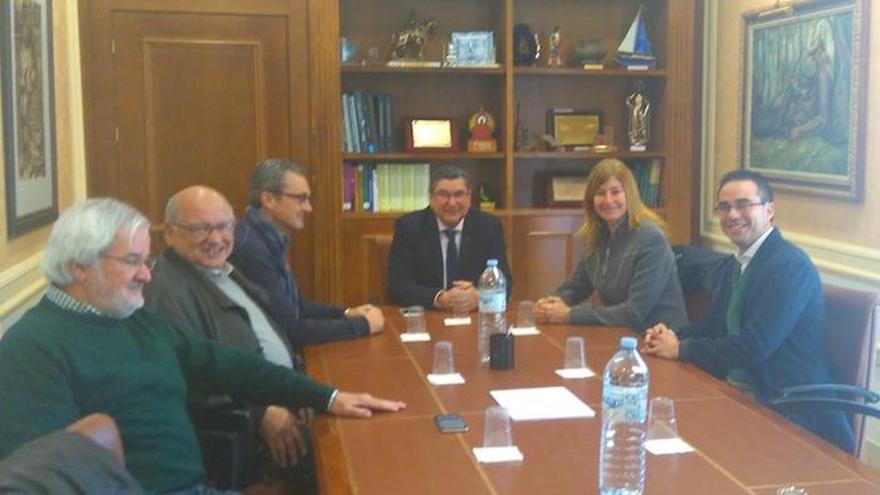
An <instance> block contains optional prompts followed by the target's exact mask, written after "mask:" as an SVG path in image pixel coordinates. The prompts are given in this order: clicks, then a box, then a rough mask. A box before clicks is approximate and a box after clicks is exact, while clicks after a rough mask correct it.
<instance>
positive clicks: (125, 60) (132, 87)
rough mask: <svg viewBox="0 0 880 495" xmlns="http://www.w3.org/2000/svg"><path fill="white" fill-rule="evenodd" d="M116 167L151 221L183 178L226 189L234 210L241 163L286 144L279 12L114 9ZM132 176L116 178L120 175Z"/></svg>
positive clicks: (246, 173) (124, 190) (280, 151)
mask: <svg viewBox="0 0 880 495" xmlns="http://www.w3.org/2000/svg"><path fill="white" fill-rule="evenodd" d="M113 24H114V32H115V40H116V54H115V57H114V61H115V65H116V74H115V76H116V77H115V79H116V84H115V86H116V88H117V94H116V115H117V116H118V126H119V141H118V143H117V156H118V159H117V161H116V166H117V169H118V173H117V174H118V177H119V178H120V180H119V181H118V187H119V192H120V193H121V194H122V195H123V197H125V198H127V199H129V200H131V201H132V202H133V203H134V204H135V205H136V206H138V207H140V208H142V209H143V210H144V211H146V212H147V213H148V214H149V216H150V218H151V219H152V220H154V221H157V220H159V219H160V218H161V216H162V211H163V209H164V204H165V201H166V200H167V198H168V197H169V196H170V195H171V194H173V193H174V192H176V191H178V190H180V189H181V188H183V187H185V186H187V185H191V184H206V185H209V186H212V187H215V188H217V189H218V190H220V191H221V192H223V193H224V194H226V196H227V197H228V199H229V201H230V202H231V203H232V204H233V206H234V208H235V209H236V211H237V213H239V214H240V213H241V211H242V210H243V207H244V204H245V202H246V199H247V192H248V184H249V182H250V170H251V167H252V166H253V165H254V164H255V163H256V162H257V161H258V160H259V159H261V158H263V157H265V156H268V155H272V156H286V154H287V153H286V152H287V150H288V149H289V139H288V136H289V129H288V112H287V107H286V106H285V105H284V104H274V105H272V104H271V103H272V102H276V103H283V102H286V101H287V84H286V82H285V80H284V79H283V78H277V77H270V71H275V70H277V68H278V67H284V66H286V62H287V59H286V52H285V47H284V39H285V27H284V22H283V19H279V18H271V17H268V18H256V19H255V18H244V17H240V16H198V15H187V14H152V13H150V14H144V13H128V12H125V13H118V14H116V15H114V17H113ZM126 177H129V178H137V179H138V180H126V179H125V178H126Z"/></svg>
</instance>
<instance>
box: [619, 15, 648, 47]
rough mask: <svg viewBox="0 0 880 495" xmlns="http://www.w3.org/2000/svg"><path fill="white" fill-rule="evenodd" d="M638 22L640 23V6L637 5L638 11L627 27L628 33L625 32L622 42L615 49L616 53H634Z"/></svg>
mask: <svg viewBox="0 0 880 495" xmlns="http://www.w3.org/2000/svg"><path fill="white" fill-rule="evenodd" d="M640 22H642V6H641V5H639V11H638V13H636V18H635V19H633V22H632V24H630V25H629V31H627V32H626V36H624V37H623V41H621V42H620V46H618V47H617V51H618V53H634V52H635V51H636V37H637V36H638V32H639V23H640Z"/></svg>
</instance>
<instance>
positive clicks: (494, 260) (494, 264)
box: [486, 258, 498, 266]
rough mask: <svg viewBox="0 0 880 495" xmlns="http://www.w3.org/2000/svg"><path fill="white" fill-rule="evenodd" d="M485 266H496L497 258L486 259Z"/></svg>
mask: <svg viewBox="0 0 880 495" xmlns="http://www.w3.org/2000/svg"><path fill="white" fill-rule="evenodd" d="M486 266H498V260H496V259H494V258H492V259H490V260H486Z"/></svg>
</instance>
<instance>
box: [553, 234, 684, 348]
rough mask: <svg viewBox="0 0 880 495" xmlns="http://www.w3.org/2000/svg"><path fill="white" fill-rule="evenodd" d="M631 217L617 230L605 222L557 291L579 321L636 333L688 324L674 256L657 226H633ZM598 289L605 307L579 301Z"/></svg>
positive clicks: (576, 322) (580, 323) (572, 320)
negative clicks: (659, 325)
mask: <svg viewBox="0 0 880 495" xmlns="http://www.w3.org/2000/svg"><path fill="white" fill-rule="evenodd" d="M626 222H627V218H626V217H624V218H623V219H621V220H620V223H618V224H617V225H616V226H615V228H614V229H613V231H609V229H608V227H607V226H605V225H604V224H603V225H602V227H601V230H600V231H599V239H598V243H597V244H596V248H595V249H593V250H592V252H589V253H586V254H584V256H583V258H581V260H580V262H579V263H578V265H577V267H575V269H574V272H573V273H572V275H571V277H570V278H569V279H568V280H567V281H566V282H565V283H564V284H563V285H562V286H561V287H559V288H558V289H556V292H555V294H556V295H557V296H559V297H561V298H562V299H563V300H564V301H565V303H566V304H568V305H569V306H572V308H571V322H572V323H574V324H578V325H608V326H618V325H619V326H625V327H629V328H631V329H633V330H635V331H637V332H643V331H645V330H646V329H647V328H649V327H651V326H653V325H655V324H657V323H659V322H664V323H666V324H667V325H669V326H670V327H672V328H680V327H682V326H684V325H687V324H688V318H687V312H686V311H685V306H684V297H683V296H682V292H681V286H680V285H679V282H678V271H677V270H676V266H675V257H674V256H673V254H672V250H671V249H670V247H669V242H668V241H667V240H666V237H665V236H664V235H663V232H661V231H660V229H658V228H657V227H656V226H655V225H653V224H650V223H644V224H642V225H639V226H638V227H636V228H635V229H632V230H630V229H629V228H628V225H627V223H626ZM593 291H595V292H596V293H597V294H598V295H599V298H600V299H601V300H602V306H598V307H597V306H591V305H589V304H581V303H582V302H584V301H585V300H586V299H587V298H588V297H590V295H591V294H592V293H593Z"/></svg>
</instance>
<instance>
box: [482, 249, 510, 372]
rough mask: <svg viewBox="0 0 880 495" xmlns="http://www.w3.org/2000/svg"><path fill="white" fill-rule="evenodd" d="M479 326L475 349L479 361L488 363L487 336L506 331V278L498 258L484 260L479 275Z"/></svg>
mask: <svg viewBox="0 0 880 495" xmlns="http://www.w3.org/2000/svg"><path fill="white" fill-rule="evenodd" d="M478 288H479V290H480V327H479V329H478V330H477V351H478V353H479V354H480V362H482V363H483V364H488V363H489V336H490V335H492V334H493V333H506V332H507V315H506V312H507V280H505V278H504V273H503V272H502V271H501V269H500V268H498V260H496V259H491V260H486V269H485V270H483V274H482V275H480V282H479V286H478Z"/></svg>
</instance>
